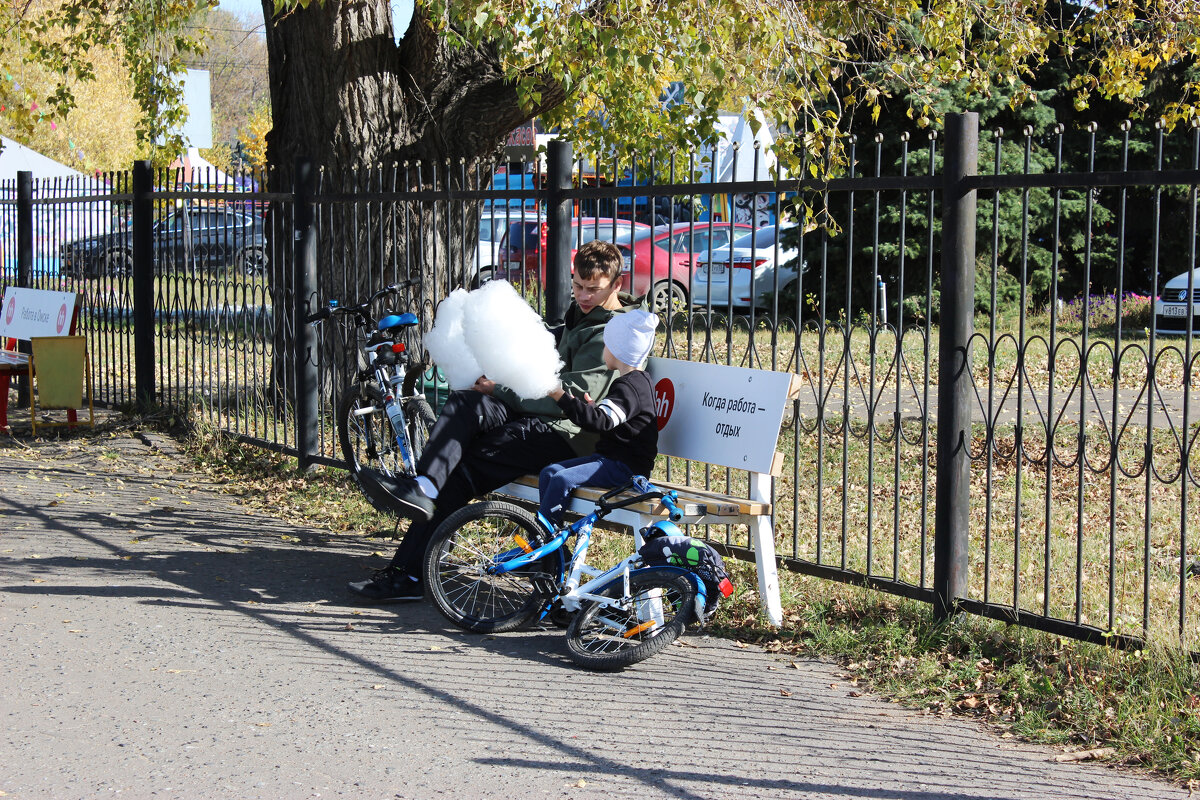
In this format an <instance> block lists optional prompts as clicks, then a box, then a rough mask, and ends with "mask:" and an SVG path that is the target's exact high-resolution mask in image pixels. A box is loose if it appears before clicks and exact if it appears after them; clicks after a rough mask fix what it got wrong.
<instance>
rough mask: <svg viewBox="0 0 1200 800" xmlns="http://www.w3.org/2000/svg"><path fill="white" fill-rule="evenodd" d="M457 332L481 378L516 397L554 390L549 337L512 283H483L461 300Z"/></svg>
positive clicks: (558, 366) (554, 352) (558, 365)
mask: <svg viewBox="0 0 1200 800" xmlns="http://www.w3.org/2000/svg"><path fill="white" fill-rule="evenodd" d="M463 334H464V336H465V338H466V341H467V344H468V346H469V347H470V349H471V352H472V353H473V354H474V356H475V359H476V361H478V363H479V366H480V367H482V368H483V374H484V375H487V377H488V378H489V379H491V380H493V381H495V382H496V383H499V384H502V385H504V386H507V387H508V388H509V389H512V390H513V391H514V392H516V393H517V395H518V396H519V397H522V398H524V399H526V400H532V399H535V398H538V397H545V396H546V393H547V392H549V391H551V390H552V389H554V388H555V387H557V386H558V374H559V372H560V370H562V367H563V363H562V359H560V358H559V357H558V348H557V347H555V345H554V335H553V334H552V333H550V331H548V330H546V326H545V324H544V323H543V322H542V318H541V317H539V316H538V314H537V312H536V311H534V310H533V308H531V307H530V305H529V303H527V302H525V300H524V299H523V298H522V297H521V296H520V295H519V294H517V290H516V289H514V288H513V287H512V284H510V283H508V282H506V281H489V282H488V283H485V284H484V285H483V286H482V287H480V288H478V289H476V290H475V291H473V292H471V293H470V294H469V295H468V296H467V299H466V307H465V309H464V311H463Z"/></svg>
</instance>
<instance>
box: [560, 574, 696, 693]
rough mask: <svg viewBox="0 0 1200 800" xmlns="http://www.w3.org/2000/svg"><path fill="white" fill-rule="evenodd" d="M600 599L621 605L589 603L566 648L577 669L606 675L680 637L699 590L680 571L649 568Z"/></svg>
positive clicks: (612, 585) (570, 630)
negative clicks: (610, 600) (614, 601)
mask: <svg viewBox="0 0 1200 800" xmlns="http://www.w3.org/2000/svg"><path fill="white" fill-rule="evenodd" d="M624 591H625V583H624V581H623V580H622V579H620V578H618V579H617V580H615V581H613V582H612V583H610V584H609V585H608V586H606V587H605V588H604V589H603V590H602V591H601V592H600V594H603V595H605V596H606V597H611V598H614V599H616V600H618V601H619V602H618V603H617V604H616V605H612V606H606V605H604V604H603V603H599V602H596V601H592V602H589V603H584V604H583V606H582V607H581V608H580V609H579V612H578V613H577V614H576V615H575V618H574V619H573V620H571V624H570V625H569V626H568V627H567V649H568V650H569V651H570V653H571V659H572V660H574V662H575V663H576V664H579V665H580V666H582V667H587V668H588V669H592V670H598V671H602V672H610V671H613V670H618V669H622V668H624V667H628V666H629V665H630V664H636V663H638V662H639V661H645V660H646V659H647V658H649V657H650V656H652V655H654V654H655V653H657V652H659V651H661V650H662V649H663V648H664V647H666V646H667V645H669V644H670V643H671V642H673V641H675V640H676V639H678V638H679V634H681V633H682V632H683V629H684V627H686V626H687V624H688V622H689V621H690V620H691V618H692V613H693V601H694V600H695V597H696V590H695V588H694V587H693V586H692V582H691V581H690V580H688V578H687V576H685V575H682V574H680V573H679V572H678V571H676V570H671V569H660V568H650V569H641V570H637V571H636V572H633V573H631V574H630V575H629V596H628V597H625V596H623V595H624Z"/></svg>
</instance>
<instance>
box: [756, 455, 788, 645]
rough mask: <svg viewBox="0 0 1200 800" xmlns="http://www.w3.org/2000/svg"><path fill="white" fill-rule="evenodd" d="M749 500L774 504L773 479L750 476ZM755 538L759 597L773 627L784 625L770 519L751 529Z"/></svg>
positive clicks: (767, 518) (761, 474)
mask: <svg viewBox="0 0 1200 800" xmlns="http://www.w3.org/2000/svg"><path fill="white" fill-rule="evenodd" d="M750 499H751V500H754V501H757V502H760V503H769V502H771V476H770V475H767V474H765V473H761V472H752V473H750ZM751 531H752V533H753V535H754V554H755V559H756V561H757V563H758V596H759V597H760V598H761V599H762V605H763V611H765V612H767V620H768V621H769V622H770V623H771V624H772V625H774V626H776V627H779V626H780V625H782V624H783V603H782V602H780V600H779V570H778V567H777V566H776V563H775V525H774V524H773V523H772V521H771V518H770V517H757V518H755V520H754V522H753V524H752V525H751Z"/></svg>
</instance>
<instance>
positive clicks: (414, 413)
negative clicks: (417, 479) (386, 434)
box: [404, 397, 435, 467]
mask: <svg viewBox="0 0 1200 800" xmlns="http://www.w3.org/2000/svg"><path fill="white" fill-rule="evenodd" d="M404 420H405V425H406V427H407V428H408V446H409V448H410V449H411V450H412V462H413V466H414V467H415V466H416V464H417V459H418V458H420V457H421V453H423V452H425V443H426V442H428V441H429V429H430V428H432V427H433V423H434V421H435V418H434V416H433V409H432V408H430V407H429V403H428V402H427V401H426V400H425V398H424V397H410V398H407V399H405V401H404Z"/></svg>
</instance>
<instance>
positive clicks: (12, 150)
mask: <svg viewBox="0 0 1200 800" xmlns="http://www.w3.org/2000/svg"><path fill="white" fill-rule="evenodd" d="M0 141H3V145H4V149H3V150H0V193H3V195H4V196H5V197H15V196H16V183H17V173H18V172H31V173H33V195H34V197H35V198H46V199H48V198H53V197H55V196H58V197H71V198H72V200H70V201H67V202H61V203H46V204H42V203H37V204H35V205H34V206H33V269H34V272H35V273H43V272H44V273H48V274H54V273H57V272H58V270H59V267H60V262H59V257H60V254H61V253H60V251H61V249H62V246H63V245H64V244H66V243H68V242H73V241H76V240H77V239H81V238H85V237H89V236H98V235H102V234H105V233H107V232H108V231H109V230H110V229H111V228H112V204H111V203H110V202H109V201H108V200H101V201H92V200H81V199H80V198H84V197H87V196H89V195H106V194H108V193H109V191H110V189H109V186H108V185H107V184H105V183H104V182H103V181H102V180H100V179H98V178H94V177H90V176H88V175H84V174H83V173H82V172H80V171H79V170H76V169H72V168H71V167H68V166H67V165H66V164H60V163H59V162H57V161H55V160H54V159H52V158H49V157H47V156H44V155H42V154H41V153H39V152H37V151H36V150H32V149H30V148H28V147H26V146H25V145H23V144H18V143H17V142H14V141H13V140H12V139H9V138H7V137H0ZM16 263H17V208H16V206H15V205H9V204H5V205H3V206H0V266H2V267H3V269H4V270H5V272H6V273H7V272H8V271H10V270H11V271H13V272H14V273H15V271H16Z"/></svg>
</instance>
